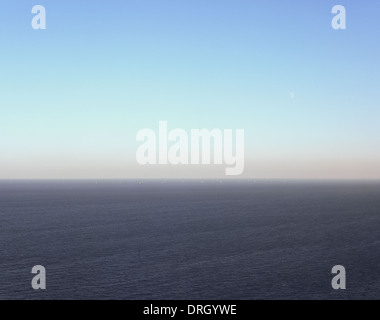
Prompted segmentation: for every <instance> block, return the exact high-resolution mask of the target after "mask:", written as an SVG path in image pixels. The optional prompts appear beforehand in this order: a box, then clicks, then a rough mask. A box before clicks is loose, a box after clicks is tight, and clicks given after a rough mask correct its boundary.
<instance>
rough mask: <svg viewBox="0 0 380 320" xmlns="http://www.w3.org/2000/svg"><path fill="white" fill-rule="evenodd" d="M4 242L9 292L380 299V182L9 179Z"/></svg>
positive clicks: (1, 198) (2, 286) (0, 243)
mask: <svg viewBox="0 0 380 320" xmlns="http://www.w3.org/2000/svg"><path fill="white" fill-rule="evenodd" d="M0 253H1V261H0V299H380V183H379V182H344V183H343V182H272V183H271V182H266V181H261V182H253V181H250V182H232V181H230V182H224V183H220V182H218V181H207V182H204V183H201V182H200V181H193V182H190V181H185V182H181V181H178V182H174V181H171V182H166V183H164V184H162V183H161V182H159V181H158V182H152V181H151V182H149V181H145V182H144V183H143V184H139V182H138V181H122V182H118V181H113V182H112V181H102V182H99V183H95V181H84V182H72V181H71V182H70V181H66V182H64V181H60V182H59V181H55V182H36V181H29V182H25V181H20V182H0ZM338 264H339V265H343V266H345V268H346V271H347V289H346V290H345V291H342V290H341V291H335V290H333V289H332V288H331V279H332V277H333V276H332V275H331V269H332V267H333V266H334V265H338ZM34 265H43V266H45V268H46V271H47V289H46V290H45V291H41V290H40V291H34V290H33V289H32V288H31V284H30V282H31V279H32V277H33V275H32V274H31V269H32V267H33V266H34Z"/></svg>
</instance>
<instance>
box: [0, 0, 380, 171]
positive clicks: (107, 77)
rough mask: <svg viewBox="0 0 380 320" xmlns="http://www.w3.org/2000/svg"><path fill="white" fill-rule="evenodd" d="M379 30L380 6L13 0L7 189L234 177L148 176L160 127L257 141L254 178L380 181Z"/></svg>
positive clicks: (6, 96) (1, 144)
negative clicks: (150, 144)
mask: <svg viewBox="0 0 380 320" xmlns="http://www.w3.org/2000/svg"><path fill="white" fill-rule="evenodd" d="M36 4H40V5H44V6H45V7H46V13H47V29H46V30H39V31H36V30H33V29H32V27H31V20H32V17H33V15H32V13H31V9H32V7H33V6H34V5H36ZM336 4H341V5H344V6H345V7H346V10H347V29H346V30H339V31H337V30H333V29H332V27H331V19H332V17H333V15H332V14H331V9H332V7H333V6H334V5H336ZM379 17H380V3H379V1H375V0H371V1H369V0H364V1H353V0H352V1H351V0H350V1H348V0H342V1H337V0H336V1H329V0H324V1H320V0H313V1H305V0H302V1H301V0H297V1H282V0H276V1H273V0H262V1H254V0H229V1H226V0H207V1H205V0H181V1H179V0H159V1H158V0H133V1H131V0H123V1H121V0H120V1H116V0H109V1H105V0H102V1H98V0H92V1H89V0H86V1H84V0H82V1H73V0H65V1H45V0H41V1H36V0H33V1H31V0H28V1H26V0H18V1H14V0H3V1H2V3H1V9H0V46H1V47H0V58H1V59H0V178H128V177H146V178H149V177H187V176H191V177H196V176H199V177H208V175H209V177H219V176H220V177H222V176H223V171H224V170H221V169H217V168H216V169H215V171H213V169H212V170H209V169H207V170H206V169H204V168H202V169H200V168H193V167H190V166H189V167H186V166H185V167H182V168H175V169H170V168H159V169H157V168H148V169H147V168H144V169H143V168H141V167H138V166H137V165H136V163H135V150H136V147H137V143H136V141H135V135H136V132H137V131H138V130H139V129H142V128H145V127H148V128H156V127H157V123H158V121H159V120H167V121H168V124H169V127H171V128H177V127H180V128H184V129H190V128H209V129H212V128H221V129H224V128H231V129H236V128H241V129H245V134H246V139H245V140H246V170H245V174H244V175H243V177H245V178H380V147H379V146H380V61H379V57H380V20H379Z"/></svg>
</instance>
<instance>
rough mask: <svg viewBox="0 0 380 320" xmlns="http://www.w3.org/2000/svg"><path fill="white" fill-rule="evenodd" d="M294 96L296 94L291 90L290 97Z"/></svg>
mask: <svg viewBox="0 0 380 320" xmlns="http://www.w3.org/2000/svg"><path fill="white" fill-rule="evenodd" d="M295 97H296V95H295V93H294V92H293V91H292V92H290V99H292V100H293V99H294V98H295Z"/></svg>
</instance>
